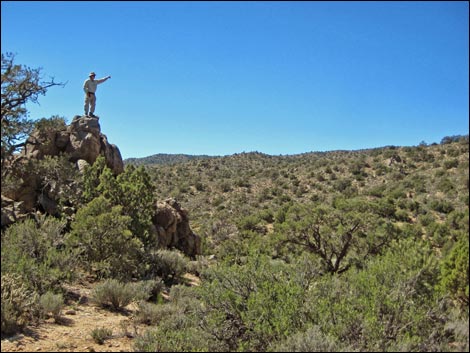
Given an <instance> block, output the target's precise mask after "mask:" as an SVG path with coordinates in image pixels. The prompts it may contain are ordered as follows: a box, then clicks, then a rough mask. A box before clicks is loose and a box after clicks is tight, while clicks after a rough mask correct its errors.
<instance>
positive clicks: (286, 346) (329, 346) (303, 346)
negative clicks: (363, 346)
mask: <svg viewBox="0 0 470 353" xmlns="http://www.w3.org/2000/svg"><path fill="white" fill-rule="evenodd" d="M339 346H340V344H339V342H337V341H336V340H335V339H334V338H333V337H330V336H328V335H325V334H324V333H323V332H322V331H321V329H320V328H319V327H318V326H313V327H310V328H308V329H307V330H306V331H305V332H298V333H296V334H293V335H291V336H289V337H288V338H287V339H286V340H285V341H283V342H281V343H276V344H274V345H272V346H271V347H270V348H269V351H271V352H341V351H346V352H350V351H352V350H351V349H350V348H349V349H345V350H343V349H340V348H339Z"/></svg>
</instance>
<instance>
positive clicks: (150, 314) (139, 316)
mask: <svg viewBox="0 0 470 353" xmlns="http://www.w3.org/2000/svg"><path fill="white" fill-rule="evenodd" d="M161 307H162V305H158V304H154V303H149V302H146V301H143V300H141V301H139V302H138V304H137V312H136V316H135V320H136V321H137V322H139V323H142V324H146V325H156V324H157V323H158V322H159V321H160V320H161V319H160V317H161V309H160V308H161Z"/></svg>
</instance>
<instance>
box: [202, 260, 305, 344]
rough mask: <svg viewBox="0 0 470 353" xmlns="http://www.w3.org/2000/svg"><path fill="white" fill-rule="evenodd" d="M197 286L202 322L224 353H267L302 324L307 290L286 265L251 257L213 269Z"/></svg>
mask: <svg viewBox="0 0 470 353" xmlns="http://www.w3.org/2000/svg"><path fill="white" fill-rule="evenodd" d="M204 276H205V281H203V284H202V285H201V286H200V287H197V288H196V290H197V293H198V298H200V300H201V301H202V305H201V306H200V307H199V310H200V311H199V312H198V316H197V318H198V321H199V322H200V327H201V328H202V330H203V331H204V332H205V334H206V335H208V336H209V337H212V339H213V340H215V341H216V342H217V344H218V345H219V347H218V349H220V350H222V351H234V350H242V351H253V350H254V351H263V350H265V349H266V348H267V346H268V345H269V344H270V343H272V342H273V341H278V340H282V339H285V338H286V337H287V336H288V335H289V334H291V333H293V332H295V330H296V329H298V328H299V327H301V326H302V325H303V324H304V322H305V321H304V320H305V317H304V316H303V315H302V312H301V310H300V309H301V307H302V302H303V298H304V291H303V287H302V286H301V285H300V283H299V282H298V281H297V278H298V276H297V275H296V274H295V270H294V269H293V268H292V267H290V266H288V265H287V264H285V263H284V262H282V261H273V260H270V259H269V258H268V257H266V256H263V255H260V256H257V255H253V256H250V257H248V258H247V259H246V263H244V264H233V265H230V264H223V265H219V266H217V267H214V268H210V269H209V270H208V271H207V272H206V273H205V274H204Z"/></svg>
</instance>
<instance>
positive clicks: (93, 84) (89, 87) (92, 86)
mask: <svg viewBox="0 0 470 353" xmlns="http://www.w3.org/2000/svg"><path fill="white" fill-rule="evenodd" d="M108 78H109V77H105V78H100V79H98V80H93V81H92V80H91V79H90V78H89V79H88V80H86V81H85V83H84V84H83V90H84V91H85V93H88V92H91V93H95V92H96V88H97V87H98V85H99V84H100V83H103V82H104V81H106V80H107V79H108Z"/></svg>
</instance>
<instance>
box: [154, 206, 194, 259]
mask: <svg viewBox="0 0 470 353" xmlns="http://www.w3.org/2000/svg"><path fill="white" fill-rule="evenodd" d="M152 222H153V225H154V227H155V229H156V231H157V238H158V243H159V246H160V247H163V248H176V249H179V250H181V251H182V252H183V253H185V254H186V255H188V256H191V257H194V256H196V255H199V254H201V238H200V237H199V236H198V235H197V234H195V233H194V232H193V231H192V230H191V227H190V226H189V218H188V211H186V210H185V209H184V208H182V207H181V205H180V204H179V203H178V202H177V201H176V200H175V199H173V198H170V199H166V200H164V201H162V202H157V205H156V211H155V215H154V216H153V218H152Z"/></svg>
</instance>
